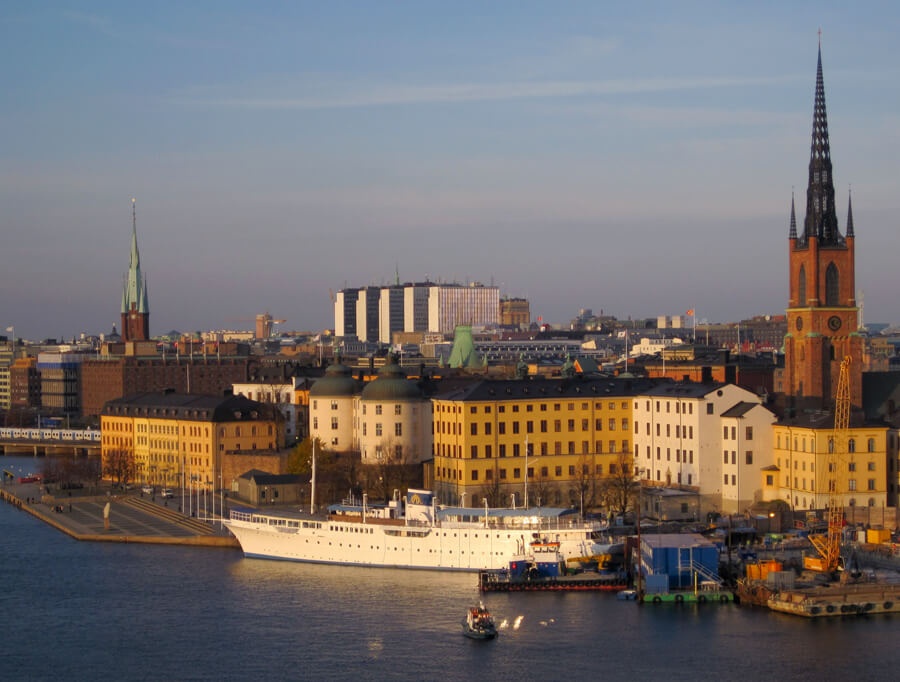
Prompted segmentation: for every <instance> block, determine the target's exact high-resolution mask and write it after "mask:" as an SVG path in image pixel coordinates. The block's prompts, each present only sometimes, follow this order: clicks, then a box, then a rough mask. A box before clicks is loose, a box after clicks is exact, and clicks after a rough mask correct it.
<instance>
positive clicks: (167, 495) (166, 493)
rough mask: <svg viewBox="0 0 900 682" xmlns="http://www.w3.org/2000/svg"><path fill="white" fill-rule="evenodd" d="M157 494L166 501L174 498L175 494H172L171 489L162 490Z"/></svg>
mask: <svg viewBox="0 0 900 682" xmlns="http://www.w3.org/2000/svg"><path fill="white" fill-rule="evenodd" d="M159 494H160V495H162V496H163V497H164V498H166V499H172V498H173V497H175V493H173V492H172V489H171V488H163V489H162V490H161V491H160V492H159Z"/></svg>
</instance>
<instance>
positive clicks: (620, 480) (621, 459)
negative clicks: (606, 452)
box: [601, 452, 637, 515]
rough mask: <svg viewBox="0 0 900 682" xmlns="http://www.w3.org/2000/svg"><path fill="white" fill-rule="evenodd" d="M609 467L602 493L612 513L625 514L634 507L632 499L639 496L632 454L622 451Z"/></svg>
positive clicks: (602, 485)
mask: <svg viewBox="0 0 900 682" xmlns="http://www.w3.org/2000/svg"><path fill="white" fill-rule="evenodd" d="M609 469H610V471H609V475H608V476H607V477H606V478H605V479H604V480H603V482H602V484H601V495H602V497H603V500H604V503H605V506H606V507H607V508H608V509H609V510H610V512H611V513H617V514H622V515H624V514H625V512H627V511H628V510H629V509H630V508H631V507H632V501H633V500H634V499H635V498H636V496H637V483H636V481H635V480H634V472H633V471H632V459H631V455H630V454H629V453H627V452H620V453H619V455H618V457H616V462H615V463H614V464H610V466H609Z"/></svg>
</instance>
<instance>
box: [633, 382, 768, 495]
mask: <svg viewBox="0 0 900 682" xmlns="http://www.w3.org/2000/svg"><path fill="white" fill-rule="evenodd" d="M742 403H751V404H753V405H756V406H759V405H760V399H759V397H758V396H757V395H756V394H754V393H752V392H750V391H747V390H746V389H743V388H740V387H739V386H735V385H733V384H694V383H673V384H664V385H661V386H659V387H657V388H655V389H652V390H651V391H648V392H647V393H645V394H642V395H640V396H638V397H637V398H635V403H634V415H633V418H634V466H635V469H636V470H637V471H639V472H640V476H641V478H644V479H647V480H649V481H653V482H654V483H658V484H662V485H672V486H677V485H683V486H690V487H692V488H696V489H698V491H699V494H700V500H701V508H702V510H703V511H704V512H705V511H713V510H714V511H722V510H723V505H724V503H725V500H726V499H727V500H729V505H731V504H732V501H733V504H734V505H735V506H736V505H737V504H738V502H739V500H741V499H746V498H745V497H744V496H745V495H747V494H748V493H747V490H748V488H747V486H750V485H752V486H753V490H754V491H755V490H756V489H757V488H758V487H759V481H760V473H759V472H760V469H761V468H762V467H764V466H767V465H768V464H770V463H771V462H770V461H768V460H771V457H772V448H771V433H768V434H766V433H764V432H766V431H770V429H769V426H770V425H771V423H772V422H773V421H774V415H772V413H771V412H769V411H768V410H767V409H765V408H762V410H755V409H750V408H739V409H738V412H739V413H731V414H730V415H729V416H727V417H726V416H723V415H725V414H726V412H728V411H729V410H732V408H736V406H739V405H741V404H742ZM736 409H737V408H736ZM725 422H727V425H728V426H729V429H730V427H731V426H734V427H735V429H737V427H738V426H740V427H741V428H744V429H746V428H747V427H750V428H752V433H753V434H754V437H759V438H761V439H763V440H764V439H765V438H768V439H769V446H768V447H767V448H766V449H765V451H761V450H757V448H756V447H755V446H754V448H753V457H752V464H749V465H747V464H746V463H744V464H742V465H740V467H741V468H740V472H739V471H738V468H737V467H738V466H739V465H738V463H737V454H735V464H734V465H731V464H730V461H731V458H730V455H729V465H728V469H727V473H728V476H729V479H728V480H729V485H731V484H730V481H731V478H730V477H731V475H732V474H734V475H735V484H734V487H733V488H729V489H728V492H727V495H728V497H727V498H726V497H725V495H726V486H725V479H724V476H725V475H726V466H725V464H724V461H723V457H724V455H723V451H724V450H725V446H724V445H723V437H722V436H723V433H724V431H723V428H724V425H725ZM728 433H729V435H730V433H731V432H730V430H729V432H728ZM735 433H737V432H735ZM744 433H745V434H746V431H744ZM737 447H738V444H737V439H735V440H734V442H732V441H731V439H729V442H728V450H729V453H730V451H731V450H734V451H735V453H737ZM741 447H742V449H743V452H744V454H746V450H747V449H748V447H747V445H746V441H745V442H744V445H743V446H741ZM767 458H768V460H767ZM742 461H744V462H745V459H744V460H742ZM751 469H752V473H751ZM739 473H740V481H741V485H740V486H739V485H738V475H739ZM750 497H751V498H752V495H750Z"/></svg>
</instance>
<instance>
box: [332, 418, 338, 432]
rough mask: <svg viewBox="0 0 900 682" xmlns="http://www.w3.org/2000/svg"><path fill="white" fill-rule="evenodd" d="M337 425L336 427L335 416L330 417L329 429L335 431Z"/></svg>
mask: <svg viewBox="0 0 900 682" xmlns="http://www.w3.org/2000/svg"><path fill="white" fill-rule="evenodd" d="M337 427H338V420H337V417H332V418H331V430H332V431H337Z"/></svg>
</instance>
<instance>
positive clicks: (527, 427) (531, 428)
mask: <svg viewBox="0 0 900 682" xmlns="http://www.w3.org/2000/svg"><path fill="white" fill-rule="evenodd" d="M529 407H531V406H530V405H529ZM525 433H534V422H532V421H527V422H525Z"/></svg>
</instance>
